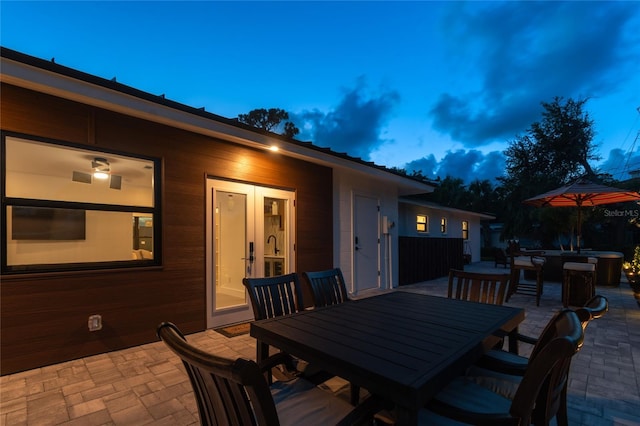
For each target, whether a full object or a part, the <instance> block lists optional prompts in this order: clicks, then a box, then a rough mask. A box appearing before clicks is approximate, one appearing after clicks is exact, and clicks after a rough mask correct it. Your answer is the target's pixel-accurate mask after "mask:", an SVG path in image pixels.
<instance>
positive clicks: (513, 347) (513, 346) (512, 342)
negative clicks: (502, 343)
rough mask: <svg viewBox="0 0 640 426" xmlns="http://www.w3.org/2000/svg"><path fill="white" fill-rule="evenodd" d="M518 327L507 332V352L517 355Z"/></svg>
mask: <svg viewBox="0 0 640 426" xmlns="http://www.w3.org/2000/svg"><path fill="white" fill-rule="evenodd" d="M517 335H518V327H516V328H514V329H513V330H511V332H509V352H511V353H514V354H517V353H518V338H517V337H516V336H517Z"/></svg>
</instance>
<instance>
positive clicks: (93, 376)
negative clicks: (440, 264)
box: [0, 262, 640, 426]
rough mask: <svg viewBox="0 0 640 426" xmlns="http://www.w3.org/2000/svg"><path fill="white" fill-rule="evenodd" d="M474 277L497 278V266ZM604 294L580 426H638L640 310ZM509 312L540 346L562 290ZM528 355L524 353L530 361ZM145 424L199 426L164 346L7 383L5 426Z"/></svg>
mask: <svg viewBox="0 0 640 426" xmlns="http://www.w3.org/2000/svg"><path fill="white" fill-rule="evenodd" d="M465 269H466V270H476V269H482V270H490V271H495V270H496V269H494V268H493V262H491V263H489V262H479V263H476V264H473V265H469V266H468V267H466V268H465ZM497 270H498V271H502V272H505V270H504V269H502V268H497ZM446 286H447V284H446V278H441V279H438V280H433V281H428V282H424V283H419V284H414V285H410V286H403V287H401V288H400V289H397V290H399V291H414V292H420V293H426V294H434V295H440V296H445V295H446ZM597 291H598V293H600V294H603V295H604V296H606V297H607V298H608V299H609V306H610V309H609V312H608V313H607V314H606V315H605V316H604V317H603V318H601V319H598V320H596V321H593V322H592V323H591V324H590V325H589V327H588V328H587V332H586V335H585V344H584V347H583V348H582V350H581V351H580V352H579V353H578V354H577V355H576V358H575V359H574V361H573V362H572V367H571V374H570V381H569V391H568V404H569V420H570V424H571V425H576V426H608V425H624V426H629V425H636V426H638V425H640V307H638V305H637V303H636V301H635V300H634V298H633V294H632V292H631V289H630V288H629V286H628V285H627V284H626V283H625V282H623V283H622V284H621V285H620V287H602V288H600V287H599V288H598V289H597ZM507 305H511V306H519V307H524V308H525V309H526V319H525V321H524V322H523V323H522V324H521V326H520V331H521V332H522V333H524V334H530V335H534V336H537V335H538V334H539V333H540V331H541V330H542V328H543V327H544V325H545V324H546V323H547V321H548V320H549V318H551V316H552V315H553V313H554V312H555V311H556V310H558V309H560V308H561V307H562V306H561V303H560V284H559V283H545V290H544V294H543V295H542V298H541V301H540V306H539V307H536V306H535V300H534V297H532V296H526V295H519V294H516V295H514V296H513V297H512V298H511V299H510V300H509V302H508V303H507ZM168 320H170V318H168ZM188 339H189V340H190V341H191V342H193V343H195V344H197V345H199V346H201V347H202V348H203V349H205V350H208V351H211V352H215V353H217V354H220V355H222V356H226V357H245V358H254V357H255V340H254V339H253V338H252V337H250V336H249V335H243V336H237V337H233V338H226V337H224V336H222V335H221V334H219V333H216V332H214V331H213V330H207V331H204V332H200V333H195V334H192V335H190V336H188ZM527 350H529V349H528V348H526V345H521V352H522V353H525V354H526V353H527ZM138 424H158V425H161V424H167V425H192V424H198V414H197V406H196V402H195V400H194V398H193V393H192V391H191V386H190V384H189V381H188V378H187V376H186V374H185V372H184V369H183V368H182V364H181V362H180V360H179V359H178V358H177V357H176V356H174V355H173V354H172V353H171V352H170V351H169V350H168V349H167V348H166V347H165V346H164V345H163V344H162V343H160V342H156V343H151V344H148V345H143V346H138V347H134V348H129V349H124V350H121V351H116V352H111V353H108V354H101V355H96V356H93V357H87V358H84V359H80V360H74V361H69V362H66V363H61V364H56V365H51V366H47V367H43V368H38V369H34V370H30V371H25V372H21V373H16V374H12V375H7V376H3V377H1V378H0V425H7V426H13V425H138Z"/></svg>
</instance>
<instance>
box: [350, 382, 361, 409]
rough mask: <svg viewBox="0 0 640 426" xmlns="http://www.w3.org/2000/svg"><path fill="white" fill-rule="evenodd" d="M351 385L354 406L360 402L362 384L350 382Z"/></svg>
mask: <svg viewBox="0 0 640 426" xmlns="http://www.w3.org/2000/svg"><path fill="white" fill-rule="evenodd" d="M350 387H351V405H353V406H354V407H355V406H357V405H358V404H359V403H360V386H358V385H354V384H353V383H351V384H350Z"/></svg>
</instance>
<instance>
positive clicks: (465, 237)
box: [462, 220, 470, 241]
mask: <svg viewBox="0 0 640 426" xmlns="http://www.w3.org/2000/svg"><path fill="white" fill-rule="evenodd" d="M469 231H470V228H469V221H468V220H463V221H462V239H463V240H465V241H466V240H468V239H469Z"/></svg>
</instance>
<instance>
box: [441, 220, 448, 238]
mask: <svg viewBox="0 0 640 426" xmlns="http://www.w3.org/2000/svg"><path fill="white" fill-rule="evenodd" d="M440 233H442V234H446V233H447V218H446V217H443V218H441V219H440Z"/></svg>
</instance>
